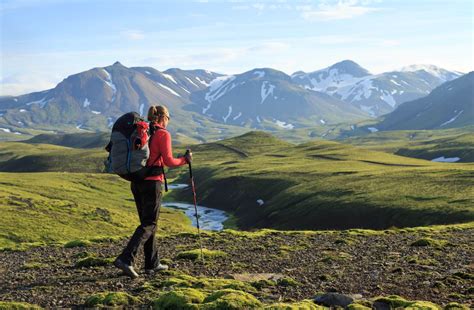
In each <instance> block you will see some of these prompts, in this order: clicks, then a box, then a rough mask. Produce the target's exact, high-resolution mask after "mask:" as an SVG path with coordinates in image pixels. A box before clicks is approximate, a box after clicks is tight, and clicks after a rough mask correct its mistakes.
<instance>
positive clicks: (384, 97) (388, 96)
mask: <svg viewBox="0 0 474 310" xmlns="http://www.w3.org/2000/svg"><path fill="white" fill-rule="evenodd" d="M380 99H382V100H383V101H385V102H386V103H388V104H389V105H390V106H391V107H392V108H395V105H396V104H397V103H396V102H395V99H393V96H392V95H391V94H388V93H386V92H385V91H383V92H382V95H381V96H380Z"/></svg>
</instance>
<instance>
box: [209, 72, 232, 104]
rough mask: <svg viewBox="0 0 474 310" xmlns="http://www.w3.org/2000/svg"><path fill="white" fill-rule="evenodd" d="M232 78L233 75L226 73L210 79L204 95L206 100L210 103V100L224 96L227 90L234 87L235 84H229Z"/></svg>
mask: <svg viewBox="0 0 474 310" xmlns="http://www.w3.org/2000/svg"><path fill="white" fill-rule="evenodd" d="M234 79H235V76H233V75H226V76H220V77H218V78H215V79H214V80H212V81H211V83H210V84H209V88H208V92H207V93H206V95H205V97H204V98H205V99H206V101H207V102H209V103H210V104H212V102H214V101H216V100H217V99H219V98H220V97H222V96H224V95H225V94H226V93H227V92H228V91H229V90H231V89H233V88H234V87H235V84H234V83H232V85H230V83H231V82H232V81H233V80H234ZM209 107H210V106H209Z"/></svg>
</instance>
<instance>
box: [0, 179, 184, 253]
mask: <svg viewBox="0 0 474 310" xmlns="http://www.w3.org/2000/svg"><path fill="white" fill-rule="evenodd" d="M0 184H1V187H0V210H1V213H2V216H1V217H0V248H2V247H13V248H16V247H22V246H26V245H28V244H31V243H56V242H65V241H69V240H73V239H92V238H98V237H118V236H124V235H127V236H128V235H130V234H131V233H132V232H133V230H134V229H135V227H136V226H137V223H138V219H137V215H136V210H135V205H134V202H133V199H132V195H131V193H130V191H129V185H128V182H126V181H123V180H121V179H120V178H119V177H116V176H114V175H106V174H89V173H51V172H48V173H22V174H18V173H0ZM159 228H160V229H161V231H162V232H181V231H190V230H192V228H191V227H190V222H189V220H188V219H187V218H186V217H185V216H184V215H183V214H182V213H179V212H176V211H173V210H171V209H163V211H162V214H161V218H160V227H159Z"/></svg>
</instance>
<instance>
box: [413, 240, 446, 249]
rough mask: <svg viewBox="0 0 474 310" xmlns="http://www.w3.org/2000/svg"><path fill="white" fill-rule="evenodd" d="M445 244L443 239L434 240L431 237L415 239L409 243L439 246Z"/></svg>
mask: <svg viewBox="0 0 474 310" xmlns="http://www.w3.org/2000/svg"><path fill="white" fill-rule="evenodd" d="M445 244H446V241H444V240H435V239H432V238H421V239H418V240H416V241H415V242H413V243H411V244H410V245H411V246H432V247H440V246H443V245H445Z"/></svg>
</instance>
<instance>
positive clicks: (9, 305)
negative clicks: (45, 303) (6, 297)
mask: <svg viewBox="0 0 474 310" xmlns="http://www.w3.org/2000/svg"><path fill="white" fill-rule="evenodd" d="M39 309H43V308H41V307H40V306H37V305H33V304H29V303H26V302H12V301H0V310H39Z"/></svg>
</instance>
